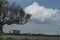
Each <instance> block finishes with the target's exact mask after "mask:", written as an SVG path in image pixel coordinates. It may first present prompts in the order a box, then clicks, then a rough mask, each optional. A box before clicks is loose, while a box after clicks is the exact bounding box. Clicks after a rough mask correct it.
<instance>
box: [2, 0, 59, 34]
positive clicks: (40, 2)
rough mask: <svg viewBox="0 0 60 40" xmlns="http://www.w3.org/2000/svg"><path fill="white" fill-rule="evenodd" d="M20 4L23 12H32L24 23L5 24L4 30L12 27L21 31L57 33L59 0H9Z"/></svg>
mask: <svg viewBox="0 0 60 40" xmlns="http://www.w3.org/2000/svg"><path fill="white" fill-rule="evenodd" d="M9 1H10V2H12V1H15V2H17V3H18V4H20V5H21V6H22V7H23V9H24V11H25V13H29V14H32V17H31V19H30V20H29V22H28V23H27V24H25V25H16V24H12V25H5V26H4V29H3V30H4V31H5V32H9V31H12V30H13V29H17V30H21V32H22V33H37V34H38V33H44V34H46V33H47V34H50V33H51V34H57V32H60V0H9Z"/></svg>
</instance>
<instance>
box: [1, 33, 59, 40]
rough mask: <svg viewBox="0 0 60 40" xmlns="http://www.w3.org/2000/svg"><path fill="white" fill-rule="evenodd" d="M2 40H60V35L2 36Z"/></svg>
mask: <svg viewBox="0 0 60 40" xmlns="http://www.w3.org/2000/svg"><path fill="white" fill-rule="evenodd" d="M0 40H60V36H59V35H43V34H32V35H31V34H18V35H17V34H2V35H0Z"/></svg>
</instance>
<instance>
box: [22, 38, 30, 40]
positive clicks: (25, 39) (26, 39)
mask: <svg viewBox="0 0 60 40" xmlns="http://www.w3.org/2000/svg"><path fill="white" fill-rule="evenodd" d="M21 40H30V39H28V38H24V39H21Z"/></svg>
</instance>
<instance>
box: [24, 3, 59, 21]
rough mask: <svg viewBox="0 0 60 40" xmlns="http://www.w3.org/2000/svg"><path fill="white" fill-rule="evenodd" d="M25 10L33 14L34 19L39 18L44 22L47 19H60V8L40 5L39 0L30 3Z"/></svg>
mask: <svg viewBox="0 0 60 40" xmlns="http://www.w3.org/2000/svg"><path fill="white" fill-rule="evenodd" d="M24 10H25V12H26V13H29V14H32V19H37V20H38V21H42V22H44V21H45V20H46V19H50V20H58V19H59V18H60V16H59V10H58V9H51V8H50V9H48V8H45V7H44V6H40V5H38V3H37V2H34V3H33V4H32V5H29V6H28V7H26V8H25V9H24Z"/></svg>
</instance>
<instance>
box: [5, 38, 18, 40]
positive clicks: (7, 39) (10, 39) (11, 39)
mask: <svg viewBox="0 0 60 40" xmlns="http://www.w3.org/2000/svg"><path fill="white" fill-rule="evenodd" d="M5 40H17V39H15V38H11V37H7V38H6V39H5Z"/></svg>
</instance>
